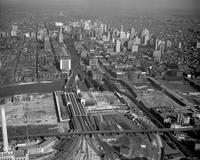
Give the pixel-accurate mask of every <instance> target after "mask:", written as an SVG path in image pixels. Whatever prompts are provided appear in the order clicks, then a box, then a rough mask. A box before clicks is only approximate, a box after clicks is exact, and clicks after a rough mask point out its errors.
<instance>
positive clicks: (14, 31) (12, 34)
mask: <svg viewBox="0 0 200 160" xmlns="http://www.w3.org/2000/svg"><path fill="white" fill-rule="evenodd" d="M17 34H18V26H17V25H12V29H11V36H17Z"/></svg>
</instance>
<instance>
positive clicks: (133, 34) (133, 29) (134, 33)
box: [130, 28, 136, 39]
mask: <svg viewBox="0 0 200 160" xmlns="http://www.w3.org/2000/svg"><path fill="white" fill-rule="evenodd" d="M135 35H136V32H135V28H131V35H130V39H133V38H134V36H135Z"/></svg>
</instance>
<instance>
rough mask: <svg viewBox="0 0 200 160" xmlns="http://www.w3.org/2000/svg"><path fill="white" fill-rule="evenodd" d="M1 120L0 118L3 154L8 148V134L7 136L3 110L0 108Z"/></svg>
mask: <svg viewBox="0 0 200 160" xmlns="http://www.w3.org/2000/svg"><path fill="white" fill-rule="evenodd" d="M1 118H2V134H3V147H4V148H3V150H4V152H8V151H9V146H8V134H7V126H6V114H5V109H4V108H1Z"/></svg>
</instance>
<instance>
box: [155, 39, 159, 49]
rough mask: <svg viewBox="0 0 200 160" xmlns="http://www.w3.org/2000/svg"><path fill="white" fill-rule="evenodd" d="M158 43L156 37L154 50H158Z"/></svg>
mask: <svg viewBox="0 0 200 160" xmlns="http://www.w3.org/2000/svg"><path fill="white" fill-rule="evenodd" d="M158 43H159V39H156V42H155V50H158Z"/></svg>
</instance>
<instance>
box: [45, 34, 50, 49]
mask: <svg viewBox="0 0 200 160" xmlns="http://www.w3.org/2000/svg"><path fill="white" fill-rule="evenodd" d="M44 50H45V51H51V45H50V41H49V36H46V37H44Z"/></svg>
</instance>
